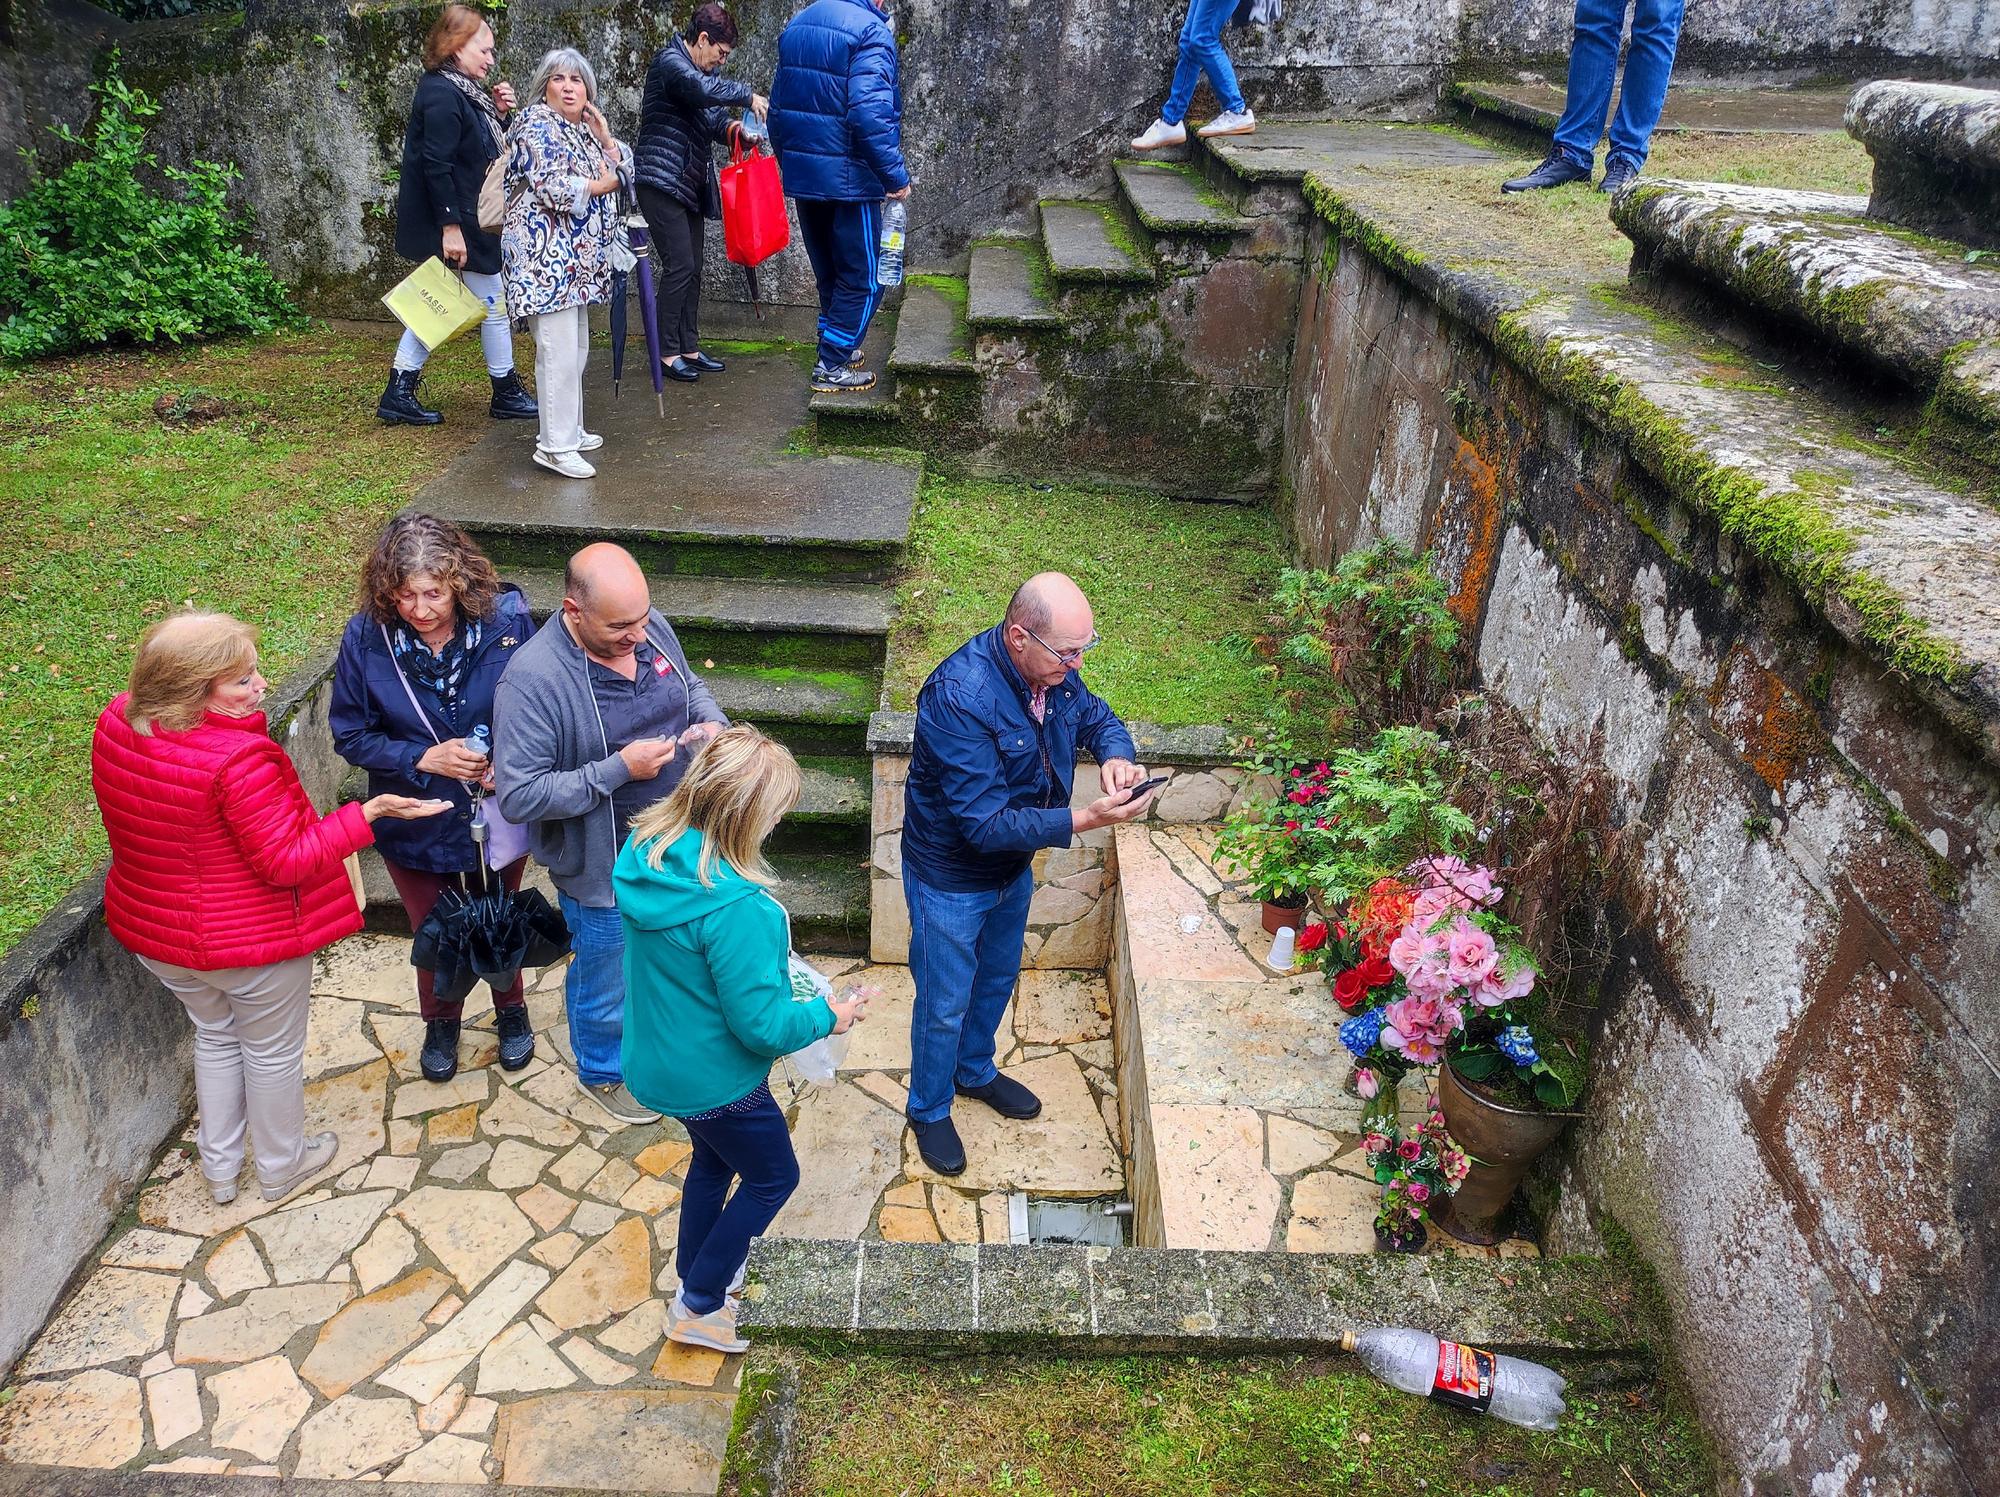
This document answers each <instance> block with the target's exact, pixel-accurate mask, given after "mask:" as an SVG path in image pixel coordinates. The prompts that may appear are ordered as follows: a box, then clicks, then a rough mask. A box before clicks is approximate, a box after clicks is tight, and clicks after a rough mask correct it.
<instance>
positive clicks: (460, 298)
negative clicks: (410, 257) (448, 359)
mask: <svg viewBox="0 0 2000 1497" xmlns="http://www.w3.org/2000/svg"><path fill="white" fill-rule="evenodd" d="M382 304H383V305H384V306H385V307H387V308H388V309H389V310H390V311H391V312H394V313H395V314H396V320H397V321H399V322H401V323H402V324H403V326H404V327H406V328H408V329H409V330H410V331H411V332H413V333H415V334H416V335H417V337H418V338H419V339H420V340H421V341H422V343H423V345H424V347H425V348H428V349H430V350H431V351H432V352H436V351H437V349H438V348H439V347H440V346H441V345H442V344H445V343H449V342H450V341H451V340H452V339H453V338H456V337H457V336H458V335H459V334H460V333H462V332H464V331H465V330H466V329H467V328H470V327H477V326H479V324H480V323H481V322H483V321H485V320H486V303H485V302H484V301H483V300H481V299H480V298H479V297H478V296H475V295H474V294H473V293H472V291H471V290H470V288H468V287H467V286H466V284H465V282H463V281H461V280H460V279H459V278H458V277H457V276H455V275H453V274H452V273H451V271H450V270H448V269H447V268H446V267H445V263H444V261H442V260H440V259H439V258H438V257H437V256H436V255H432V256H431V257H430V259H428V260H426V261H424V263H423V264H421V265H419V266H418V267H417V268H416V269H415V270H413V271H411V272H410V273H409V274H408V275H406V276H404V277H403V279H402V280H401V281H400V282H399V283H398V284H397V286H396V288H395V289H394V290H393V291H391V292H390V293H389V294H388V295H387V296H385V297H383V298H382Z"/></svg>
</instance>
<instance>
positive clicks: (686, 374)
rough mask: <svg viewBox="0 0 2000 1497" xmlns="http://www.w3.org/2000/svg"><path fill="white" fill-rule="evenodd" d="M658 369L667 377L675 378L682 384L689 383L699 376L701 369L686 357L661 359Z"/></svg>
mask: <svg viewBox="0 0 2000 1497" xmlns="http://www.w3.org/2000/svg"><path fill="white" fill-rule="evenodd" d="M660 370H661V372H662V373H663V374H665V375H666V377H667V378H668V379H677V380H679V381H680V382H681V383H682V384H684V385H691V384H693V383H694V382H695V381H696V380H698V379H700V378H701V371H700V370H699V369H696V368H694V367H693V366H692V365H690V364H689V363H688V361H687V360H686V359H661V360H660Z"/></svg>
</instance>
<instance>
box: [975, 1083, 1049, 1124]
mask: <svg viewBox="0 0 2000 1497" xmlns="http://www.w3.org/2000/svg"><path fill="white" fill-rule="evenodd" d="M958 1094H959V1095H960V1096H961V1097H970V1098H972V1100H973V1101H975V1102H984V1103H985V1104H986V1105H987V1106H988V1107H990V1108H992V1109H993V1110H994V1111H995V1112H997V1113H999V1114H1000V1116H1001V1117H1003V1118H1013V1119H1014V1120H1015V1121H1016V1122H1021V1121H1024V1120H1026V1119H1028V1118H1031V1117H1034V1116H1036V1115H1037V1114H1039V1113H1040V1112H1041V1110H1042V1099H1041V1098H1040V1097H1038V1096H1036V1095H1035V1094H1034V1093H1033V1092H1031V1091H1029V1090H1028V1089H1027V1088H1026V1087H1025V1086H1023V1085H1021V1083H1020V1082H1018V1081H1016V1080H1014V1078H1013V1077H1011V1076H995V1077H994V1078H993V1079H992V1080H991V1081H989V1082H987V1083H986V1085H984V1086H961V1087H959V1088H958Z"/></svg>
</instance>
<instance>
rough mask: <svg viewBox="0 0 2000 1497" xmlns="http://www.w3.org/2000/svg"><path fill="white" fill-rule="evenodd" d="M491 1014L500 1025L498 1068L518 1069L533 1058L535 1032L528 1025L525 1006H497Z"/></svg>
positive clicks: (505, 1069)
mask: <svg viewBox="0 0 2000 1497" xmlns="http://www.w3.org/2000/svg"><path fill="white" fill-rule="evenodd" d="M493 1016H494V1018H495V1019H497V1020H498V1021H499V1025H500V1069H501V1070H503V1071H518V1070H520V1069H521V1067H522V1066H525V1065H526V1064H527V1063H528V1062H529V1061H531V1060H533V1059H534V1058H535V1032H534V1030H532V1029H530V1028H529V1027H528V1011H527V1009H526V1008H499V1009H495V1010H494V1011H493Z"/></svg>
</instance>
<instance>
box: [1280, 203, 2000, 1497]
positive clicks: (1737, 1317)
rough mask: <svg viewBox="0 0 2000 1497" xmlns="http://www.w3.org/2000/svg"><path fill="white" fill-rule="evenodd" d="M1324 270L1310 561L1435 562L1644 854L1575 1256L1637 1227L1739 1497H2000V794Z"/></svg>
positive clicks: (1446, 346) (1636, 503)
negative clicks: (1997, 1121) (1995, 1413)
mask: <svg viewBox="0 0 2000 1497" xmlns="http://www.w3.org/2000/svg"><path fill="white" fill-rule="evenodd" d="M1323 237H1324V231H1322V238H1323ZM1322 247H1323V246H1322V245H1321V244H1315V245H1314V246H1313V247H1312V249H1311V250H1310V251H1309V253H1308V256H1307V264H1308V265H1312V266H1324V265H1327V264H1329V263H1331V264H1334V265H1335V266H1336V268H1334V269H1333V270H1332V271H1331V272H1328V271H1326V270H1324V269H1322V270H1321V271H1320V272H1319V274H1318V276H1317V277H1316V279H1314V280H1312V281H1309V283H1308V285H1307V288H1306V291H1305V295H1304V298H1303V302H1302V307H1301V314H1300V329H1299V334H1298V339H1297V351H1296V364H1295V378H1296V384H1295V389H1296V391H1297V393H1298V400H1297V403H1296V405H1295V407H1294V419H1293V423H1292V428H1291V430H1290V432H1289V440H1288V461H1289V466H1290V472H1289V477H1290V480H1291V486H1292V492H1293V495H1294V503H1295V512H1294V514H1293V517H1292V518H1293V521H1294V528H1295V533H1296V536H1297V538H1298V543H1299V546H1300V548H1301V549H1302V551H1303V552H1304V553H1305V555H1306V557H1307V558H1308V559H1309V560H1311V561H1314V562H1320V563H1323V562H1325V561H1326V560H1327V559H1328V558H1329V557H1331V556H1334V555H1337V554H1339V553H1340V552H1341V551H1344V550H1345V549H1347V548H1349V547H1351V546H1354V545H1359V544H1365V543H1367V542H1368V541H1369V540H1370V539H1371V538H1373V537H1376V536H1379V535H1383V534H1390V535H1395V536H1398V537H1400V538H1401V539H1403V540H1405V541H1408V542H1410V543H1412V544H1414V545H1417V546H1420V547H1421V546H1430V547H1432V548H1434V550H1435V554H1436V555H1437V556H1438V557H1439V558H1440V560H1441V563H1442V565H1443V568H1444V570H1445V572H1446V574H1447V576H1448V579H1449V581H1450V583H1451V585H1452V587H1453V589H1454V604H1453V606H1454V608H1455V609H1456V611H1457V612H1458V614H1459V616H1460V618H1461V619H1462V620H1463V621H1464V623H1465V624H1466V626H1467V628H1468V632H1469V634H1470V637H1471V638H1472V639H1473V640H1475V641H1476V647H1477V657H1478V666H1479V669H1480V672H1481V674H1482V675H1483V677H1484V679H1485V682H1486V685H1487V687H1488V689H1489V690H1491V691H1493V692H1495V693H1497V694H1498V695H1499V696H1501V697H1502V698H1504V699H1505V700H1506V701H1507V702H1508V703H1509V704H1511V705H1512V706H1514V707H1515V708H1517V709H1519V710H1520V711H1521V712H1522V713H1524V714H1525V715H1526V716H1527V718H1528V719H1529V720H1530V721H1531V722H1533V723H1534V724H1535V725H1536V727H1537V728H1538V729H1539V731H1540V733H1541V734H1542V736H1543V737H1544V738H1545V740H1546V741H1547V742H1548V743H1549V744H1551V745H1553V746H1554V747H1555V748H1556V749H1557V750H1558V751H1559V752H1560V753H1561V754H1563V755H1564V756H1566V757H1568V758H1570V759H1571V760H1573V761H1574V762H1577V763H1580V764H1582V763H1588V764H1594V765H1596V766H1598V767H1600V768H1601V769H1602V770H1603V771H1604V772H1605V773H1606V774H1607V775H1608V777H1609V779H1610V782H1611V784H1612V786H1613V787H1614V792H1615V793H1614V799H1615V802H1616V807H1617V813H1618V815H1619V816H1620V817H1621V819H1623V820H1625V821H1626V822H1628V823H1629V824H1639V825H1641V832H1640V835H1641V838H1642V847H1641V852H1640V856H1639V858H1638V859H1637V862H1636V865H1635V866H1634V867H1633V869H1632V872H1631V874H1630V876H1629V878H1628V879H1627V880H1626V883H1625V885H1624V886H1623V887H1622V888H1619V889H1617V890H1615V891H1613V893H1614V895H1615V897H1616V901H1617V903H1618V905H1619V906H1620V908H1621V909H1622V911H1623V915H1622V919H1623V922H1624V926H1625V930H1624V934H1623V936H1622V938H1621V939H1620V942H1619V944H1618V946H1617V947H1616V949H1615V950H1614V951H1613V953H1612V955H1611V960H1610V962H1609V965H1608V968H1607V970H1606V972H1605V977H1604V982H1603V986H1602V991H1601V1000H1602V1002H1601V1008H1600V1010H1599V1012H1598V1015H1597V1021H1596V1022H1597V1026H1598V1038H1597V1042H1596V1050H1595V1054H1594V1057H1593V1061H1592V1066H1591V1078H1592V1079H1591V1089H1590V1092H1589V1094H1588V1098H1587V1117H1586V1119H1585V1121H1584V1122H1583V1123H1581V1124H1580V1125H1578V1126H1577V1127H1575V1128H1573V1129H1572V1130H1571V1132H1570V1134H1569V1135H1568V1137H1567V1140H1566V1143H1565V1145H1564V1148H1563V1150H1562V1153H1561V1154H1560V1156H1559V1158H1558V1160H1557V1164H1558V1168H1557V1170H1556V1172H1555V1173H1556V1178H1557V1184H1558V1186H1559V1197H1558V1201H1557V1205H1556V1208H1555V1212H1554V1218H1553V1221H1552V1222H1551V1223H1550V1242H1549V1246H1550V1248H1551V1249H1552V1250H1554V1251H1565V1250H1575V1249H1578V1248H1584V1247H1588V1246H1590V1245H1591V1244H1592V1243H1593V1242H1594V1241H1595V1240H1596V1234H1597V1232H1598V1230H1599V1229H1600V1228H1601V1226H1602V1225H1603V1224H1604V1223H1605V1222H1606V1221H1607V1220H1609V1219H1615V1220H1616V1221H1617V1223H1618V1224H1619V1225H1620V1226H1622V1227H1623V1229H1624V1230H1625V1231H1627V1232H1628V1233H1630V1235H1631V1236H1632V1237H1633V1239H1634V1240H1635V1241H1636V1243H1637V1245H1638V1247H1639V1249H1640V1251H1641V1252H1642V1253H1643V1255H1644V1256H1645V1257H1646V1258H1647V1259H1648V1260H1649V1261H1650V1262H1651V1263H1652V1264H1653V1265H1654V1267H1655V1268H1656V1270H1657V1271H1658V1273H1659V1275H1660V1277H1661V1280H1662V1284H1663V1286H1664V1288H1665V1290H1666V1293H1667V1297H1668V1299H1669V1302H1670V1303H1671V1305H1672V1307H1673V1310H1674V1313H1675V1320H1676V1334H1677V1340H1678V1344H1679V1351H1680V1354H1681V1357H1682V1360H1683V1362H1684V1363H1685V1365H1686V1368H1687V1371H1688V1374H1689V1382H1690V1384H1691V1386H1692V1388H1693V1389H1694V1392H1695V1396H1696V1398H1697V1399H1698V1400H1699V1401H1700V1404H1701V1411H1702V1414H1703V1422H1704V1423H1705V1425H1706V1426H1707V1428H1708V1429H1709V1431H1710V1432H1711V1433H1712V1434H1713V1435H1714V1437H1715V1438H1716V1439H1717V1441H1718V1442H1719V1444H1720V1446H1721V1448H1722V1450H1723V1452H1724V1454H1725V1456H1726V1458H1727V1459H1728V1460H1729V1461H1730V1462H1731V1463H1732V1464H1733V1465H1734V1466H1735V1467H1736V1469H1737V1471H1738V1473H1739V1474H1740V1477H1741V1481H1742V1489H1743V1490H1744V1491H1746V1492H1749V1491H1757V1492H1770V1491H1807V1490H1811V1491H1814V1492H1819V1491H1826V1492H1859V1491H1864V1490H1865V1491H1871V1492H1876V1493H1907V1494H1912V1497H1914V1494H1919V1493H1921V1494H1925V1497H1931V1494H1941V1493H1956V1492H1964V1493H1967V1494H1970V1493H1971V1492H1973V1491H1992V1490H1996V1489H2000V1426H1996V1424H1995V1422H1994V1420H1993V1419H1992V1418H1991V1410H1990V1408H1989V1407H1988V1403H1989V1400H1988V1398H1987V1396H1986V1392H1985V1390H1986V1389H1987V1388H1988V1387H1989V1386H1990V1384H1991V1382H1992V1379H1993V1378H1994V1376H1995V1375H1996V1373H2000V1352H1997V1351H1996V1343H1995V1339H1994V1316H1995V1308H1996V1304H2000V1277H1996V1273H1995V1268H1994V1258H1993V1254H1994V1249H1995V1243H1996V1236H1995V1227H1994V1221H1995V1218H1994V1215H1993V1212H1992V1207H1991V1202H1990V1200H1989V1199H1988V1196H1987V1191H1986V1185H1985V1182H1986V1180H1987V1179H1988V1178H1989V1177H1990V1174H1991V1171H1992V1170H1993V1168H1994V1166H1995V1164H1996V1162H2000V1157H1997V1156H2000V1133H1996V1129H1995V1127H1994V1123H1993V1119H1994V1118H1995V1116H1996V1115H2000V1113H1996V1108H1997V1107H2000V1013H1996V1010H1995V1008H1994V1005H1993V1003H1992V1001H1991V996H1992V987H1993V979H1992V974H1993V973H1994V972H1995V971H1996V970H2000V866H1996V863H1995V860H1994V858H1993V851H1994V848H1995V847H1996V845H2000V775H1996V773H1995V771H1994V768H1993V766H1992V765H1991V764H1990V763H1989V762H1987V761H1986V760H1984V759H1982V758H1981V757H1979V756H1978V754H1977V753H1976V752H1973V751H1971V750H1970V749H1968V747H1967V741H1966V740H1965V739H1964V738H1962V737H1960V736H1959V735H1957V734H1955V733H1954V732H1952V731H1951V730H1950V728H1949V727H1948V726H1947V724H1945V723H1944V722H1943V721H1942V720H1941V719H1940V718H1938V717H1937V716H1935V715H1934V714H1933V713H1932V712H1931V711H1930V710H1929V709H1927V708H1926V707H1925V706H1924V705H1923V704H1922V703H1921V702H1919V701H1918V700H1917V699H1916V698H1915V697H1914V696H1913V695H1912V694H1911V693H1909V692H1908V691H1906V690H1905V689H1904V688H1903V687H1902V686H1901V685H1900V684H1899V683H1898V682H1897V681H1896V680H1895V679H1893V678H1890V677H1887V676H1885V675H1884V674H1883V672H1882V670H1881V669H1880V668H1879V667H1878V666H1876V665H1874V664H1872V663H1871V662H1869V661H1867V660H1865V659H1862V658H1860V657H1859V656H1858V655H1857V654H1856V653H1855V652H1853V651H1852V650H1851V649H1850V648H1849V647H1848V646H1847V645H1846V644H1845V643H1844V642H1843V641H1842V640H1841V639H1840V638H1839V637H1838V636H1837V635H1835V634H1834V632H1833V631H1832V629H1830V628H1829V627H1827V626H1826V625H1825V624H1824V623H1823V622H1821V621H1820V620H1819V618H1818V616H1817V615H1816V614H1814V613H1813V612H1812V611H1811V610H1809V609H1808V608H1807V607H1806V606H1805V605H1804V603H1803V602H1802V600H1801V599H1800V598H1799V597H1798V596H1797V595H1796V594H1795V593H1794V592H1792V591H1791V590H1790V589H1789V588H1788V587H1787V586H1786V585H1785V584H1784V583H1782V582H1781V581H1780V580H1778V579H1777V578H1776V577H1775V576H1773V575H1772V574H1771V573H1770V572H1769V571H1768V570H1766V569H1765V568H1764V567H1763V566H1762V565H1760V564H1759V563H1758V562H1757V561H1756V560H1754V559H1753V558H1751V557H1749V556H1748V555H1746V554H1745V553H1743V552H1741V551H1739V550H1738V549H1736V548H1735V547H1734V546H1732V545H1731V544H1729V543H1728V542H1727V541H1726V540H1724V539H1723V538H1721V537H1720V536H1719V534H1718V533H1717V531H1716V528H1715V526H1714V525H1713V523H1712V522H1710V521H1707V520H1705V519H1702V518H1700V517H1698V516H1697V515H1696V514H1694V513H1693V512H1692V511H1690V510H1689V509H1687V508H1685V507H1683V506H1682V505H1681V504H1679V503H1677V502H1676V501H1675V500H1674V498H1673V497H1672V496H1671V495H1669V494H1668V493H1666V492H1665V491H1664V490H1662V488H1661V487H1660V486H1659V485H1658V484H1657V483H1655V482H1654V481H1653V480H1652V479H1651V478H1650V477H1649V476H1648V475H1647V474H1646V473H1645V472H1644V471H1642V470H1641V469H1640V468H1638V467H1637V465H1636V464H1634V463H1633V462H1632V461H1631V460H1630V458H1629V455H1628V454H1627V453H1626V452H1625V451H1624V450H1623V449H1622V447H1620V446H1619V445H1618V444H1617V443H1615V442H1613V441H1611V440H1608V439H1607V438H1606V437H1605V436H1604V435H1603V434H1602V433H1599V432H1596V431H1593V430H1592V429H1590V428H1589V427H1588V426H1586V425H1584V424H1582V423H1581V422H1580V421H1579V420H1578V419H1576V418H1575V417H1573V415H1572V414H1571V413H1570V412H1569V411H1567V410H1566V409H1564V408H1563V407H1562V406H1560V405H1558V404H1555V403H1553V402H1552V401H1551V399H1550V398H1549V396H1548V395H1547V393H1546V392H1545V391H1543V390H1542V389H1540V388H1538V387H1537V386H1535V385H1534V384H1533V383H1532V382H1530V381H1528V380H1526V379H1525V378H1523V377H1522V376H1521V375H1520V374H1519V373H1518V372H1517V371H1516V370H1515V369H1513V368H1512V367H1511V366H1510V365H1508V364H1507V363H1506V362H1505V361H1504V360H1503V359H1502V358H1501V357H1500V356H1499V355H1498V354H1497V353H1496V352H1495V351H1494V350H1493V348H1492V347H1490V346H1489V345H1488V344H1486V343H1485V342H1484V341H1483V340H1481V339H1480V338H1478V337H1477V336H1475V335H1474V334H1472V333H1471V332H1469V331H1467V330H1466V329H1465V328H1464V327H1462V326H1460V325H1457V324H1455V323H1454V322H1453V321H1452V320H1451V319H1450V318H1449V317H1447V316H1445V315H1444V314H1442V313H1441V312H1440V311H1439V310H1438V308H1437V307H1436V305H1435V304H1433V303H1432V302H1430V301H1429V300H1427V299H1425V298H1423V297H1422V296H1420V295H1418V294H1416V293H1415V292H1413V291H1412V290H1411V288H1410V287H1409V286H1408V285H1406V284H1405V283H1403V282H1401V281H1399V280H1398V279H1396V278H1395V277H1393V276H1392V275H1391V274H1390V273H1388V272H1387V271H1385V270H1384V269H1383V268H1382V267H1381V265H1380V264H1379V263H1378V262H1376V261H1375V260H1373V259H1371V258H1370V257H1369V256H1368V255H1367V254H1366V253H1364V252H1363V251H1362V250H1360V249H1359V248H1358V247H1357V246H1355V245H1354V244H1352V243H1348V244H1343V245H1340V246H1338V253H1337V255H1332V254H1329V255H1325V256H1323V255H1322V254H1321V249H1322ZM1325 247H1326V248H1332V247H1331V246H1325Z"/></svg>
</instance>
